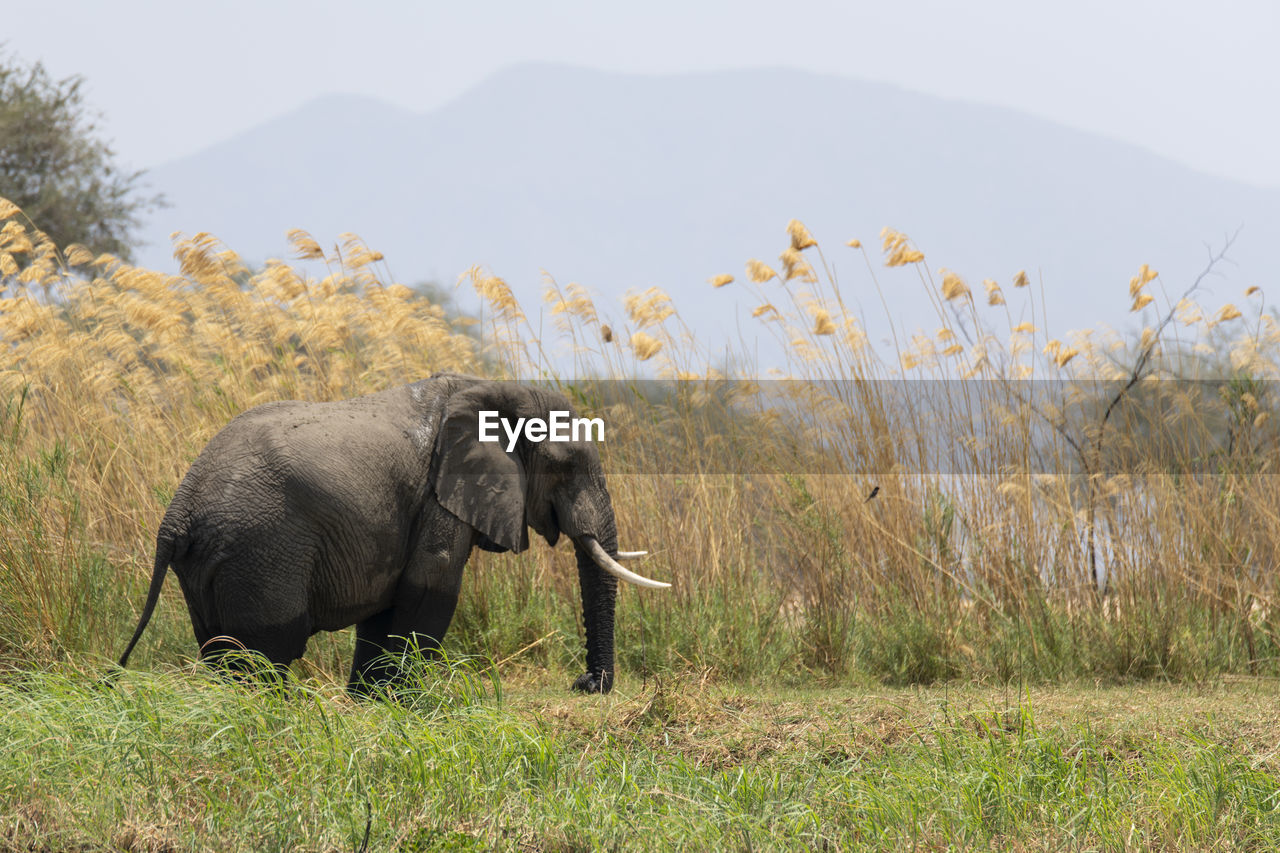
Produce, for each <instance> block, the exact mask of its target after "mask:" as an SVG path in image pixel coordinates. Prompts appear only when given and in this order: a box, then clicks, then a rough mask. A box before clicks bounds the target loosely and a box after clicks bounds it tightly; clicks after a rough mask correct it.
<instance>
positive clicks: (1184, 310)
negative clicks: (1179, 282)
mask: <svg viewBox="0 0 1280 853" xmlns="http://www.w3.org/2000/svg"><path fill="white" fill-rule="evenodd" d="M1173 315H1174V317H1175V318H1176V319H1177V320H1178V322H1179V323H1181V324H1182V325H1184V326H1194V325H1195V324H1197V323H1201V322H1204V312H1203V311H1202V310H1201V309H1200V306H1199V305H1197V304H1196V303H1195V302H1193V301H1192V300H1191V299H1188V298H1187V297H1185V296H1184V297H1182V298H1181V299H1179V300H1178V304H1177V305H1176V306H1174V309H1173Z"/></svg>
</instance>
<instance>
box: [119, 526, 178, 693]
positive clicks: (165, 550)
mask: <svg viewBox="0 0 1280 853" xmlns="http://www.w3.org/2000/svg"><path fill="white" fill-rule="evenodd" d="M174 545H175V543H174V540H173V539H170V538H168V537H161V538H160V539H159V540H157V542H156V562H155V565H154V566H152V568H151V588H150V589H149V590H147V603H146V604H145V605H144V606H143V608H142V616H141V617H140V618H139V619H138V629H137V630H136V631H134V632H133V639H132V640H130V641H129V645H128V646H127V647H125V650H124V654H122V655H121V656H120V666H121V668H123V667H124V665H125V664H126V663H128V662H129V655H130V653H132V652H133V647H134V646H136V645H137V644H138V640H139V639H140V638H141V637H142V632H143V631H144V630H146V627H147V623H148V622H150V621H151V614H152V613H154V612H155V609H156V602H157V601H159V600H160V587H162V586H164V576H165V575H166V574H168V571H169V563H171V562H172V561H173V555H174V550H175V547H174Z"/></svg>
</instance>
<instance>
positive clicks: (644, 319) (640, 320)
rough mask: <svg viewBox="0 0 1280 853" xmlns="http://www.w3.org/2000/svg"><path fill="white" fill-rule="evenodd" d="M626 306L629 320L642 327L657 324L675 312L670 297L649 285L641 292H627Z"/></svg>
mask: <svg viewBox="0 0 1280 853" xmlns="http://www.w3.org/2000/svg"><path fill="white" fill-rule="evenodd" d="M626 307H627V316H628V317H630V318H631V322H633V323H635V324H636V325H637V326H639V327H640V328H642V329H645V328H649V327H651V326H657V325H659V324H661V323H662V321H663V320H666V319H667V318H668V317H670V316H671V315H672V314H674V313H675V308H673V307H672V305H671V297H670V296H668V295H667V294H666V293H665V292H664V291H662V290H661V289H659V288H656V287H650V288H649V289H648V290H646V291H644V292H643V293H629V294H627V298H626ZM655 352H656V350H655Z"/></svg>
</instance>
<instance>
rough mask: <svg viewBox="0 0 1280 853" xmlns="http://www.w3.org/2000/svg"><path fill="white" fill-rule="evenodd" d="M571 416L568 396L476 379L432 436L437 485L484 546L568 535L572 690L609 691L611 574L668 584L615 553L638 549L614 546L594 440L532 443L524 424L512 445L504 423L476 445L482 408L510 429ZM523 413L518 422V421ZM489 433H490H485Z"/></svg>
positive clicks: (512, 547)
mask: <svg viewBox="0 0 1280 853" xmlns="http://www.w3.org/2000/svg"><path fill="white" fill-rule="evenodd" d="M556 411H558V412H567V413H569V414H568V417H570V418H572V416H573V415H572V410H571V407H570V406H569V403H568V401H567V400H566V399H565V398H564V397H563V396H561V395H560V394H556V393H554V392H549V391H544V390H541V389H536V388H531V387H529V386H525V385H519V384H516V383H514V382H489V381H476V382H474V383H472V384H468V385H464V386H461V387H459V388H458V390H456V391H455V392H454V393H453V394H452V395H451V396H450V397H449V399H448V401H447V403H445V409H444V414H443V418H442V420H441V423H440V429H439V434H438V437H437V440H436V458H435V460H434V465H435V479H434V485H435V491H436V496H437V497H438V499H439V500H440V503H441V504H442V505H443V506H444V507H445V508H446V509H447V510H449V512H451V513H453V514H454V515H455V516H457V517H458V518H459V519H461V520H462V521H464V522H466V523H467V524H469V525H470V526H471V527H473V528H475V530H476V531H477V532H478V533H479V535H480V540H479V541H480V544H481V546H482V547H485V548H488V549H489V550H498V551H507V550H509V551H514V552H516V553H519V552H521V551H524V550H525V549H526V548H527V547H528V546H529V535H528V528H533V530H534V531H535V532H536V533H538V534H539V535H541V536H542V537H543V538H545V539H546V540H547V542H548V544H550V545H555V544H556V542H557V541H558V540H559V538H560V535H561V534H564V535H565V536H567V537H569V538H570V539H571V540H572V541H573V544H574V549H575V551H576V552H577V558H578V578H579V580H580V582H581V584H582V605H583V621H584V623H585V625H586V632H587V671H586V673H585V674H584V675H582V676H581V677H579V678H578V680H577V681H576V682H575V683H574V688H575V689H578V690H585V691H589V692H607V691H608V690H609V689H610V688H611V686H612V683H613V618H614V603H615V600H616V594H617V579H618V578H621V579H622V580H626V581H629V582H631V583H635V584H639V585H641V586H650V587H666V586H669V584H665V583H660V582H658V581H653V580H649V579H648V578H645V577H642V576H640V575H637V574H635V573H634V572H631V571H628V570H627V569H625V568H624V567H622V566H621V565H619V563H618V559H619V558H621V559H626V558H629V557H634V556H640V555H641V554H643V552H637V553H628V552H622V553H619V552H618V532H617V526H616V524H615V522H614V516H613V504H612V502H611V500H610V498H609V491H608V489H607V488H606V486H605V478H604V470H603V468H602V467H601V465H600V456H599V453H598V451H597V449H596V446H595V443H594V442H592V441H587V440H581V437H580V440H577V441H572V440H571V441H564V442H560V441H551V440H542V441H532V440H529V439H528V438H527V437H526V436H525V435H524V434H523V430H522V431H521V435H520V437H519V438H517V439H516V440H515V443H514V446H511V447H510V449H508V447H509V444H510V440H509V438H508V434H507V432H506V431H505V430H504V429H503V428H502V427H498V428H497V429H496V435H497V438H498V440H497V441H481V440H480V437H481V415H480V413H481V412H496V413H497V415H496V416H488V417H487V420H488V421H489V422H490V423H492V422H494V421H496V420H497V419H502V420H505V421H506V423H507V424H510V425H511V426H512V427H514V426H515V425H516V424H520V423H525V424H527V423H529V421H530V420H531V419H541V420H542V421H544V422H549V421H550V419H551V415H552V412H556ZM521 419H524V420H523V421H521ZM489 434H490V435H492V434H494V433H493V431H492V430H491V431H490V432H489Z"/></svg>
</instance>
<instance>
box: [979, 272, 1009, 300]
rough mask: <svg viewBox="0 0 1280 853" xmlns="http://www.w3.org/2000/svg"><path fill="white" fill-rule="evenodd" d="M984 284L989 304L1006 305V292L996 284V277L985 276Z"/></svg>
mask: <svg viewBox="0 0 1280 853" xmlns="http://www.w3.org/2000/svg"><path fill="white" fill-rule="evenodd" d="M982 286H983V287H984V288H985V289H986V291H987V304H988V305H1004V304H1005V301H1004V293H1003V292H1002V291H1001V290H1000V285H998V284H996V282H995V280H994V279H990V278H985V279H983V280H982Z"/></svg>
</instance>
